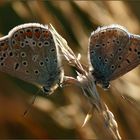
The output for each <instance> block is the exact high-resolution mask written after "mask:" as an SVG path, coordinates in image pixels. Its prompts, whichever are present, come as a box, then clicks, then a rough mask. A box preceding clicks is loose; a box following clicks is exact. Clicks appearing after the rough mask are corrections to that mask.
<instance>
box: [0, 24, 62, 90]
mask: <svg viewBox="0 0 140 140" xmlns="http://www.w3.org/2000/svg"><path fill="white" fill-rule="evenodd" d="M3 42H4V43H3ZM0 44H1V46H0V47H1V48H6V47H5V46H6V45H7V46H8V47H7V50H6V51H5V50H1V52H0V54H1V55H0V57H2V58H3V60H2V61H1V63H3V65H0V71H3V72H6V73H8V74H10V75H12V76H14V77H17V78H19V79H22V80H24V81H27V82H29V83H32V84H36V85H38V86H41V87H43V86H46V87H48V88H50V87H51V86H52V85H56V83H58V82H59V80H60V79H61V73H62V69H61V68H60V67H61V66H60V65H61V62H60V60H59V57H58V54H59V52H58V47H57V45H56V44H55V42H54V38H53V36H52V34H51V32H50V31H49V28H48V27H47V26H43V25H40V24H24V25H20V26H17V27H15V28H14V29H12V30H11V31H10V32H9V34H8V36H7V37H6V38H2V39H1V40H0ZM3 53H5V54H6V57H3Z"/></svg>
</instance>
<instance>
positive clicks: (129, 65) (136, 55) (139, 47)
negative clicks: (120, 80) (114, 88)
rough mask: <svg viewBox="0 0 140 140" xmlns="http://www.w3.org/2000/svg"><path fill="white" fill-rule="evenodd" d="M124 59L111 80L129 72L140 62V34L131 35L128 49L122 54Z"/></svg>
mask: <svg viewBox="0 0 140 140" xmlns="http://www.w3.org/2000/svg"><path fill="white" fill-rule="evenodd" d="M120 57H123V60H122V61H121V63H120V64H119V65H118V66H117V69H116V70H115V71H114V72H113V73H112V75H111V78H110V79H111V80H113V79H116V78H117V77H120V76H122V75H124V74H125V73H127V72H129V71H130V70H132V69H133V68H135V67H136V66H138V65H139V64H140V36H139V35H134V34H131V35H130V43H128V46H127V50H125V52H124V53H123V54H122V56H120Z"/></svg>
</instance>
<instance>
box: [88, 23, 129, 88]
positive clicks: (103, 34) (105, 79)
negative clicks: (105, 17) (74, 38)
mask: <svg viewBox="0 0 140 140" xmlns="http://www.w3.org/2000/svg"><path fill="white" fill-rule="evenodd" d="M129 38H130V37H129V33H128V32H127V31H126V30H125V29H124V28H123V27H122V26H119V25H111V26H106V27H102V28H98V29H97V30H96V31H95V32H93V33H92V34H91V37H90V40H89V61H90V71H91V72H92V73H93V75H94V77H95V80H96V81H97V82H98V83H100V84H102V85H103V87H106V86H108V85H109V81H110V80H112V74H113V73H114V71H115V69H116V67H117V66H118V65H119V64H120V63H121V59H122V58H121V57H119V56H120V55H121V54H123V52H124V51H125V50H126V49H127V45H126V44H128V43H129V40H130V39H129Z"/></svg>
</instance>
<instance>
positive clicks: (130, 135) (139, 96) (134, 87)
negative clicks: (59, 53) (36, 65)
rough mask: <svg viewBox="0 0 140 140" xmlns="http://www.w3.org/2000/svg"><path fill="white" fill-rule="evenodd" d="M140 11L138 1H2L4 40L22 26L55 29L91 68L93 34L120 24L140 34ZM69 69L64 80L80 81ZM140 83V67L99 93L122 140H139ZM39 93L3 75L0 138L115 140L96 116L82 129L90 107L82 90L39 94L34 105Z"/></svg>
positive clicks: (0, 13) (0, 28) (0, 15)
mask: <svg viewBox="0 0 140 140" xmlns="http://www.w3.org/2000/svg"><path fill="white" fill-rule="evenodd" d="M139 9H140V2H139V1H128V2H126V1H61V0H54V1H52V0H46V1H45V0H28V1H26V0H0V36H4V35H7V34H8V32H9V30H11V29H12V28H13V27H15V26H17V25H20V24H23V23H29V22H37V23H41V24H48V23H51V24H52V25H53V26H54V27H55V28H56V30H57V31H58V32H59V33H60V34H61V35H62V36H63V37H64V38H65V39H66V40H67V42H68V44H69V46H70V47H71V48H72V50H73V51H74V52H75V54H76V55H77V54H78V53H81V55H82V58H81V63H82V64H84V65H86V66H88V61H87V53H88V52H87V49H88V38H89V36H90V33H91V32H92V31H93V30H95V29H96V28H97V27H98V26H103V25H110V24H114V23H115V24H120V25H123V26H125V27H126V28H127V29H128V30H129V31H130V32H131V33H135V34H140V12H139ZM64 64H65V65H64V68H65V74H66V75H70V76H74V77H76V73H75V71H74V69H73V68H71V67H69V66H67V63H66V62H65V63H64ZM139 77H140V67H137V68H135V69H134V70H133V71H131V72H129V73H127V74H126V75H124V76H123V77H121V78H118V79H117V80H115V81H112V82H111V87H110V89H109V90H108V91H104V90H103V89H102V88H100V87H97V88H98V92H99V94H100V96H101V98H102V99H103V100H104V101H105V102H106V104H107V105H108V107H109V109H110V110H111V111H112V112H113V114H114V116H115V118H116V121H117V123H118V126H119V132H120V135H121V136H122V138H123V139H140V133H139V130H140V78H139ZM37 91H38V88H36V87H35V86H32V85H31V84H28V83H26V82H23V81H22V80H18V79H16V78H13V77H10V76H9V75H7V74H4V73H2V72H1V73H0V138H45V139H51V138H52V139H97V138H98V139H102V140H103V139H111V136H110V134H108V133H107V132H106V127H105V125H104V124H103V122H102V121H101V120H100V119H99V114H98V113H97V112H96V111H95V112H94V114H93V117H92V119H91V120H89V122H88V123H87V124H86V125H85V126H84V127H81V126H82V124H83V121H84V119H85V116H86V114H87V113H88V111H89V108H90V103H89V102H88V100H87V99H86V98H85V96H83V93H82V90H81V89H80V88H78V87H76V86H68V87H65V88H64V89H61V88H58V89H57V90H56V91H55V92H54V94H52V95H51V96H45V95H44V94H43V93H41V92H40V93H39V94H38V95H37V97H36V100H35V102H34V104H32V100H33V98H34V95H35V94H36V93H37ZM30 106H31V109H30V110H29V111H28V112H27V114H26V115H24V112H25V111H26V110H27V109H28V108H29V107H30Z"/></svg>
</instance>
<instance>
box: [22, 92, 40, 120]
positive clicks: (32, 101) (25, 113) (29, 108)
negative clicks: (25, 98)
mask: <svg viewBox="0 0 140 140" xmlns="http://www.w3.org/2000/svg"><path fill="white" fill-rule="evenodd" d="M39 92H40V90H38V91H37V92H36V93H35V94H34V96H33V97H32V99H31V103H30V104H29V106H28V108H27V109H26V110H25V112H24V114H23V116H24V117H25V116H26V115H27V113H28V112H29V111H31V109H32V105H33V104H34V102H35V100H36V97H37V95H38V93H39Z"/></svg>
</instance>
